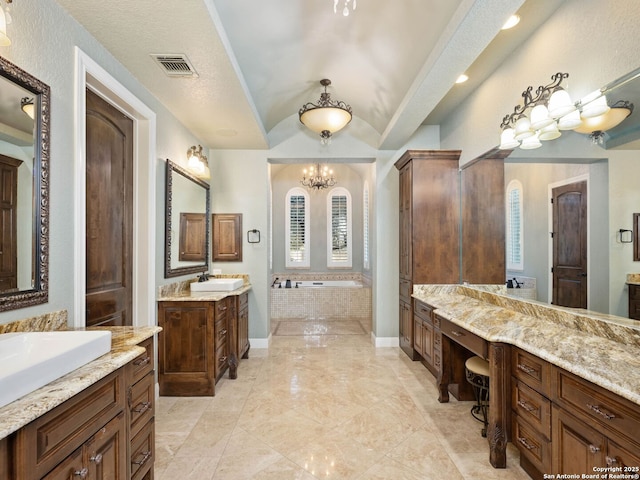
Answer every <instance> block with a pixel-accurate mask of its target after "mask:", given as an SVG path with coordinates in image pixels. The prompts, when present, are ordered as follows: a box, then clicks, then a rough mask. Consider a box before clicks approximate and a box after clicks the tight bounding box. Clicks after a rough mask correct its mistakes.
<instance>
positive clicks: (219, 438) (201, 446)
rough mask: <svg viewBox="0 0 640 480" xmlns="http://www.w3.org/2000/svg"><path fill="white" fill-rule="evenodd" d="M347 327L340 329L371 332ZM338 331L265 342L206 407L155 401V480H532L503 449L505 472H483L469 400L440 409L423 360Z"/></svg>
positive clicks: (193, 400)
mask: <svg viewBox="0 0 640 480" xmlns="http://www.w3.org/2000/svg"><path fill="white" fill-rule="evenodd" d="M353 321H354V322H356V323H353V324H352V325H350V326H348V327H346V328H344V329H342V330H339V331H340V332H353V331H361V330H362V329H363V328H364V329H365V331H368V329H367V325H368V324H367V323H366V322H365V323H358V322H360V320H355V319H354V320H353ZM314 322H315V323H318V320H317V319H316V320H314ZM336 327H337V325H333V326H331V327H329V326H328V327H327V329H326V331H327V334H324V335H321V334H318V330H320V329H316V330H315V331H314V332H311V333H312V334H309V335H302V334H301V335H293V334H287V335H275V336H273V337H272V341H271V343H270V346H269V348H268V349H262V350H250V354H249V359H246V360H242V361H241V362H240V364H239V367H238V378H237V379H235V380H230V379H229V378H228V376H227V375H225V377H224V378H223V379H222V380H220V382H218V384H217V385H216V395H215V397H187V398H178V397H161V398H160V399H159V402H158V405H157V408H156V463H155V472H156V476H155V478H156V479H157V480H191V479H198V480H236V479H258V480H313V479H358V480H389V479H403V480H414V479H415V480H418V479H419V480H429V479H438V480H440V479H442V478H447V479H451V480H478V479H495V480H503V479H504V480H507V479H509V480H527V479H528V478H529V477H528V475H527V474H526V473H525V472H524V471H523V470H522V469H521V468H520V467H519V465H518V463H519V454H518V451H517V449H516V448H515V447H513V446H512V445H509V449H508V451H507V454H508V457H507V458H508V468H507V469H499V470H497V469H494V468H492V467H491V465H490V464H489V460H488V458H489V449H488V445H487V440H486V438H483V437H482V436H481V435H480V429H481V424H480V423H479V422H477V421H476V420H474V419H473V418H472V417H471V415H470V413H469V410H470V408H471V405H472V402H458V401H456V400H455V399H454V398H451V401H450V402H449V403H446V404H441V403H439V402H438V401H437V397H438V391H437V388H436V384H435V379H434V378H433V376H432V375H431V374H430V373H429V372H428V371H427V369H426V368H425V367H424V366H423V365H421V364H420V362H412V361H411V360H410V359H409V358H408V357H407V355H405V354H404V353H403V352H402V351H400V349H398V348H374V347H373V345H372V341H371V337H370V335H369V334H368V333H366V334H335V328H336ZM331 328H334V332H331ZM340 328H342V327H340ZM290 333H294V332H290Z"/></svg>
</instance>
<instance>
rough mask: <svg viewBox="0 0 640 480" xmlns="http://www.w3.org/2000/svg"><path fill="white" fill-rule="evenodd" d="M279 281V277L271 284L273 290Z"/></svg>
mask: <svg viewBox="0 0 640 480" xmlns="http://www.w3.org/2000/svg"><path fill="white" fill-rule="evenodd" d="M278 280H279V279H278V277H276V279H275V280H274V281H273V283H272V284H271V288H273V286H274V285H275V284H276V283H278Z"/></svg>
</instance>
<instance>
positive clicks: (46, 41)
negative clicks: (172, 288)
mask: <svg viewBox="0 0 640 480" xmlns="http://www.w3.org/2000/svg"><path fill="white" fill-rule="evenodd" d="M11 9H12V18H13V22H12V23H11V25H9V27H8V34H9V36H10V37H11V39H12V45H11V46H9V47H0V55H1V56H3V57H4V58H6V59H8V60H9V61H11V62H13V63H15V64H16V65H18V66H19V67H20V68H22V69H24V70H26V71H27V72H29V73H30V74H31V75H33V76H35V77H37V78H38V79H40V80H41V81H43V82H44V83H46V84H48V85H49V87H50V88H51V148H50V151H51V156H50V162H51V164H50V202H49V204H50V222H49V224H50V230H49V245H50V248H49V303H47V304H44V305H38V306H35V307H30V308H24V309H20V310H14V311H11V312H3V313H1V314H0V323H6V322H9V321H12V320H16V319H20V318H25V317H30V316H34V315H39V314H42V313H45V312H51V311H55V310H61V309H66V310H68V311H69V314H70V322H72V321H73V316H74V311H73V308H74V307H73V296H74V280H73V278H74V269H75V266H74V257H73V252H74V218H73V212H74V175H73V172H74V162H75V159H74V151H75V150H74V149H75V142H76V140H75V138H74V130H75V127H74V123H75V120H74V112H75V105H74V83H75V64H74V62H75V60H74V47H75V46H79V47H80V48H81V49H82V50H83V51H84V52H85V53H86V54H87V55H89V56H90V57H91V58H92V59H93V60H95V61H96V62H97V63H98V64H99V65H100V66H101V67H102V68H104V69H105V70H107V71H108V72H109V73H110V74H111V75H112V76H113V77H115V78H116V79H117V80H118V81H119V82H120V83H122V84H123V85H124V86H125V87H126V88H127V89H128V90H129V91H130V92H132V93H133V94H134V95H135V96H137V97H138V98H139V99H140V100H141V101H142V102H143V103H145V104H146V105H147V106H148V107H149V108H150V109H152V110H153V111H154V112H155V113H156V115H157V139H158V140H157V145H156V148H157V156H158V158H157V170H156V172H157V179H156V186H157V188H156V204H157V210H156V211H155V212H146V215H156V227H157V235H156V237H157V242H156V245H154V247H155V248H156V252H157V255H156V258H157V264H156V279H155V282H154V279H149V281H151V282H154V283H155V284H160V283H166V280H165V279H164V278H162V277H163V272H164V267H163V266H164V160H163V159H165V158H171V159H172V160H175V161H176V162H178V163H181V159H183V158H184V157H185V152H186V150H187V148H188V147H189V146H190V145H192V144H194V143H198V140H197V139H196V138H194V137H193V135H191V134H190V133H189V131H188V130H187V129H186V128H185V127H184V126H183V125H182V124H180V123H179V122H178V121H177V120H176V119H175V118H174V117H173V116H172V115H171V114H170V113H169V112H168V111H167V110H166V109H165V108H164V107H163V106H162V105H161V104H160V103H159V102H158V100H157V99H156V98H155V97H153V96H152V95H151V94H150V93H149V92H148V91H147V90H145V89H144V88H143V87H142V86H141V85H140V84H139V83H138V81H137V80H136V79H135V78H134V77H133V76H132V75H131V74H130V73H129V72H128V71H127V70H126V69H125V68H124V67H123V66H122V65H120V64H119V63H118V62H117V61H116V60H115V59H114V58H113V57H112V56H111V54H110V53H109V52H108V51H107V50H106V49H105V48H104V47H102V45H100V44H99V43H98V42H97V41H96V40H95V39H94V38H93V37H91V36H90V35H89V34H88V33H87V31H86V30H84V28H82V27H81V26H80V25H78V24H77V23H76V22H75V20H73V19H72V18H71V17H70V16H68V15H67V13H66V12H65V11H64V10H63V9H62V8H61V7H60V6H59V5H57V4H56V3H55V2H54V1H53V0H38V1H37V2H33V1H18V2H14V3H13V4H12V7H11ZM182 164H183V165H184V163H182ZM143 214H144V212H143Z"/></svg>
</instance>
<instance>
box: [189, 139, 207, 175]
mask: <svg viewBox="0 0 640 480" xmlns="http://www.w3.org/2000/svg"><path fill="white" fill-rule="evenodd" d="M187 167H188V168H189V170H191V171H192V172H193V173H195V174H196V176H197V177H199V178H202V179H204V180H208V179H210V178H211V170H209V162H208V161H207V157H206V156H205V154H204V153H202V145H198V147H197V148H196V146H195V145H194V146H191V147H189V150H187Z"/></svg>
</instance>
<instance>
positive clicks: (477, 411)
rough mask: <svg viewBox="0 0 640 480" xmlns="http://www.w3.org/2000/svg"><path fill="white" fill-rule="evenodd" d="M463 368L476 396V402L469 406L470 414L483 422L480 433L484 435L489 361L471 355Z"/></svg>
mask: <svg viewBox="0 0 640 480" xmlns="http://www.w3.org/2000/svg"><path fill="white" fill-rule="evenodd" d="M464 370H465V374H466V377H467V381H468V382H469V383H470V384H471V385H472V386H473V393H474V396H475V397H476V404H475V405H474V406H473V407H471V415H472V416H473V418H475V419H476V420H478V421H479V422H482V423H483V424H484V427H483V428H482V431H481V433H482V436H483V437H486V436H487V423H488V422H487V411H488V409H489V362H487V361H486V360H485V359H483V358H480V357H471V358H469V359H468V360H467V361H466V362H465V364H464Z"/></svg>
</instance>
